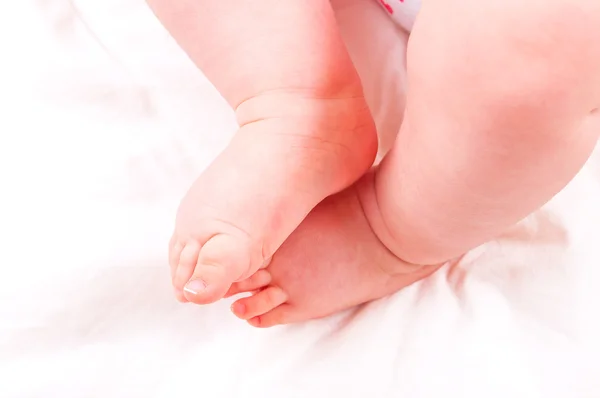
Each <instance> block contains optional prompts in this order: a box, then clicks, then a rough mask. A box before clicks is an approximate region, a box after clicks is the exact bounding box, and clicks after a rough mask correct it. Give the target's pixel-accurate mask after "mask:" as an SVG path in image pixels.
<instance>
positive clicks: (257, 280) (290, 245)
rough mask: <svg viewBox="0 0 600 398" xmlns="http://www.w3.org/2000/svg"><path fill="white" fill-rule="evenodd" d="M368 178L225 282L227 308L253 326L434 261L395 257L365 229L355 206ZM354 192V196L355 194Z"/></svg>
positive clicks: (388, 281) (306, 314)
mask: <svg viewBox="0 0 600 398" xmlns="http://www.w3.org/2000/svg"><path fill="white" fill-rule="evenodd" d="M370 183H371V182H370V181H369V177H366V178H365V179H363V180H361V183H360V184H359V185H354V186H352V187H350V188H348V189H347V190H345V191H343V192H341V193H339V194H337V195H335V196H332V197H330V198H327V199H326V200H325V201H323V202H322V203H321V204H319V206H317V207H316V208H315V209H314V210H313V211H312V212H311V213H310V215H309V216H308V217H307V218H306V220H305V221H304V222H303V223H302V224H301V225H300V226H299V227H298V229H297V230H296V231H294V232H293V233H292V235H291V236H290V237H289V238H288V240H287V241H286V242H285V243H284V244H283V245H282V246H281V247H280V249H279V250H278V251H277V253H276V254H275V256H274V257H273V260H272V262H271V264H270V265H269V267H268V268H267V269H266V270H261V271H259V272H257V273H256V274H254V275H252V276H251V277H250V278H248V279H246V280H244V281H240V282H238V283H236V284H234V285H233V286H232V288H231V289H230V291H229V292H228V295H234V294H237V293H241V292H256V291H258V292H256V293H255V294H254V295H253V296H250V297H245V298H242V299H239V300H237V301H236V302H235V303H234V304H233V305H232V311H233V313H234V314H235V315H236V316H238V317H239V318H241V319H245V320H247V321H248V322H249V323H250V324H251V325H252V326H255V327H270V326H274V325H280V324H287V323H295V322H301V321H306V320H309V319H314V318H319V317H323V316H327V315H331V314H333V313H335V312H338V311H342V310H345V309H348V308H350V307H353V306H356V305H359V304H362V303H366V302H368V301H372V300H375V299H378V298H381V297H383V296H386V295H389V294H392V293H394V292H396V291H398V290H400V289H401V288H403V287H406V286H408V285H410V284H412V283H414V282H416V281H418V280H421V279H423V278H425V277H427V276H428V275H430V274H431V273H433V272H434V271H435V270H437V269H438V268H439V266H433V265H432V266H418V265H413V264H408V263H405V262H403V261H402V260H400V259H399V258H398V257H396V256H395V255H394V254H392V252H391V251H389V250H388V249H387V248H386V247H385V246H384V245H383V244H382V243H381V241H380V240H379V239H378V238H377V236H376V235H375V234H374V233H373V231H372V229H371V226H370V224H369V221H368V220H367V218H366V217H365V213H364V211H363V205H365V203H364V202H365V200H369V199H368V196H365V195H360V191H361V190H365V189H370V188H369V184H370ZM359 196H360V200H359Z"/></svg>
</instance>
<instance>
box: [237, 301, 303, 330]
mask: <svg viewBox="0 0 600 398" xmlns="http://www.w3.org/2000/svg"><path fill="white" fill-rule="evenodd" d="M291 308H292V307H291V306H290V304H281V305H280V306H278V307H276V308H274V309H273V310H271V311H269V312H267V313H266V314H262V315H259V316H255V317H253V318H250V319H248V324H249V325H251V326H254V327H255V328H270V327H273V326H277V325H285V324H288V323H293V322H294V320H292V318H291V313H290V309H291Z"/></svg>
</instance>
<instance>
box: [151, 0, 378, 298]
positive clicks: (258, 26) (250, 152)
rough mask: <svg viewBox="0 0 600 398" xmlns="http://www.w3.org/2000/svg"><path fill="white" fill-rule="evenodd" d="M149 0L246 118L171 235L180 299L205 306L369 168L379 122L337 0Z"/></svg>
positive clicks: (195, 191)
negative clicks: (341, 26) (346, 39)
mask: <svg viewBox="0 0 600 398" xmlns="http://www.w3.org/2000/svg"><path fill="white" fill-rule="evenodd" d="M148 3H149V4H150V5H151V7H152V9H153V10H154V12H155V14H156V15H157V16H158V18H159V19H160V20H161V22H162V23H163V24H164V26H165V27H166V28H167V29H168V30H169V32H170V33H171V34H172V36H173V37H174V38H175V39H176V40H177V42H178V43H179V44H180V45H181V47H182V48H183V49H184V50H185V51H186V53H187V54H188V55H189V56H190V58H191V59H192V60H193V61H194V62H195V63H196V65H198V67H199V68H200V69H201V70H202V71H203V72H204V73H205V75H206V76H207V77H208V78H209V79H210V81H211V82H212V83H213V84H214V85H215V86H216V87H217V89H218V90H219V92H220V93H221V94H222V95H223V96H224V97H225V99H226V100H227V101H228V102H229V104H230V105H231V107H232V108H233V109H234V110H235V115H236V117H237V121H238V124H239V126H240V128H239V131H238V133H237V134H236V135H235V137H234V138H233V140H232V142H231V143H230V145H229V146H228V147H227V148H226V149H225V150H224V151H223V153H221V154H220V155H219V157H218V158H217V159H216V160H215V161H214V162H213V164H211V165H210V166H209V167H208V169H207V170H205V171H204V172H203V173H202V174H201V175H200V176H199V177H198V179H197V180H196V181H195V182H194V184H193V185H192V187H191V188H190V190H189V191H188V193H187V195H186V196H185V198H184V199H183V200H182V202H181V205H180V208H179V210H178V213H177V219H176V223H175V232H174V235H173V239H172V240H171V245H170V265H171V268H172V279H173V285H174V287H175V289H176V294H177V296H178V298H179V299H180V300H181V301H192V302H195V303H198V304H206V303H210V302H213V301H216V300H218V299H220V298H221V297H223V295H224V294H225V293H226V292H227V289H228V288H229V287H230V285H231V283H233V282H235V281H236V280H240V279H243V278H246V277H248V276H249V275H251V274H252V273H253V272H255V271H256V270H257V269H259V268H260V266H261V265H262V264H263V263H264V262H265V261H266V260H268V258H269V257H270V256H271V255H272V254H273V253H274V252H275V251H276V250H277V248H278V247H279V246H280V245H281V243H282V242H283V241H284V240H285V239H286V238H287V237H288V236H289V234H290V233H291V232H292V231H293V230H294V229H295V228H296V227H297V226H298V224H299V223H300V222H301V221H302V219H303V218H304V217H306V215H307V214H308V213H309V212H310V210H311V209H312V208H313V207H314V206H316V205H317V203H319V202H320V201H322V200H323V199H324V198H325V197H327V196H329V195H331V194H334V193H335V192H339V191H341V190H343V189H344V188H346V187H347V186H349V185H351V184H352V183H353V182H354V181H356V180H357V179H358V178H360V176H361V175H362V174H364V173H365V172H366V171H367V170H368V169H369V167H370V166H371V165H372V163H373V160H374V158H375V154H376V150H377V137H376V132H375V126H374V123H373V120H372V117H371V115H370V112H369V109H368V107H367V105H366V101H365V99H364V95H363V91H362V87H361V84H360V79H359V77H358V75H357V73H356V71H355V69H354V66H353V64H352V62H351V60H350V57H349V56H348V54H347V51H346V49H345V46H344V44H343V42H342V39H341V37H340V35H339V32H338V28H337V24H336V21H335V17H334V14H333V11H332V9H331V5H330V4H329V1H328V0H309V1H306V0H291V1H285V2H281V1H278V0H261V1H254V0H202V1H196V0H148Z"/></svg>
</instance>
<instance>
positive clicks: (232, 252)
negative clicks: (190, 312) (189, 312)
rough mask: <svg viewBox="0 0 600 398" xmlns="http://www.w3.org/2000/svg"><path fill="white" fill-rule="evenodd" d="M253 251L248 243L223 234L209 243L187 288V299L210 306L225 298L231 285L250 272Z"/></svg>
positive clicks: (185, 293) (202, 251)
mask: <svg viewBox="0 0 600 398" xmlns="http://www.w3.org/2000/svg"><path fill="white" fill-rule="evenodd" d="M249 253H250V250H249V247H248V245H247V244H246V242H243V241H240V240H239V239H237V238H235V237H232V236H230V235H225V234H220V235H216V236H214V237H212V238H211V239H210V240H208V241H207V242H206V243H205V244H204V246H203V247H202V250H200V256H199V257H198V262H197V265H196V268H195V270H194V272H193V274H192V275H191V278H190V280H189V282H187V281H186V282H187V284H186V285H185V287H184V289H183V290H184V295H185V297H186V299H187V300H189V301H191V302H193V303H196V304H210V303H214V302H215V301H217V300H219V299H221V298H223V297H224V296H225V294H226V293H227V292H228V290H229V289H230V288H231V285H232V284H233V283H234V282H235V281H236V280H239V279H240V277H243V276H244V275H246V274H247V273H248V272H249V270H250V255H249Z"/></svg>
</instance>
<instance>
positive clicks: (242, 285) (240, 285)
mask: <svg viewBox="0 0 600 398" xmlns="http://www.w3.org/2000/svg"><path fill="white" fill-rule="evenodd" d="M269 283H271V273H270V272H269V271H267V270H264V269H261V270H258V271H256V272H255V273H254V274H253V275H252V276H250V277H249V278H247V279H244V280H242V281H239V282H236V283H234V284H233V285H231V288H229V291H228V292H227V294H226V295H225V297H231V296H234V295H236V294H239V293H249V292H253V291H255V290H258V289H262V288H263V287H265V286H267V285H268V284H269Z"/></svg>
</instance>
